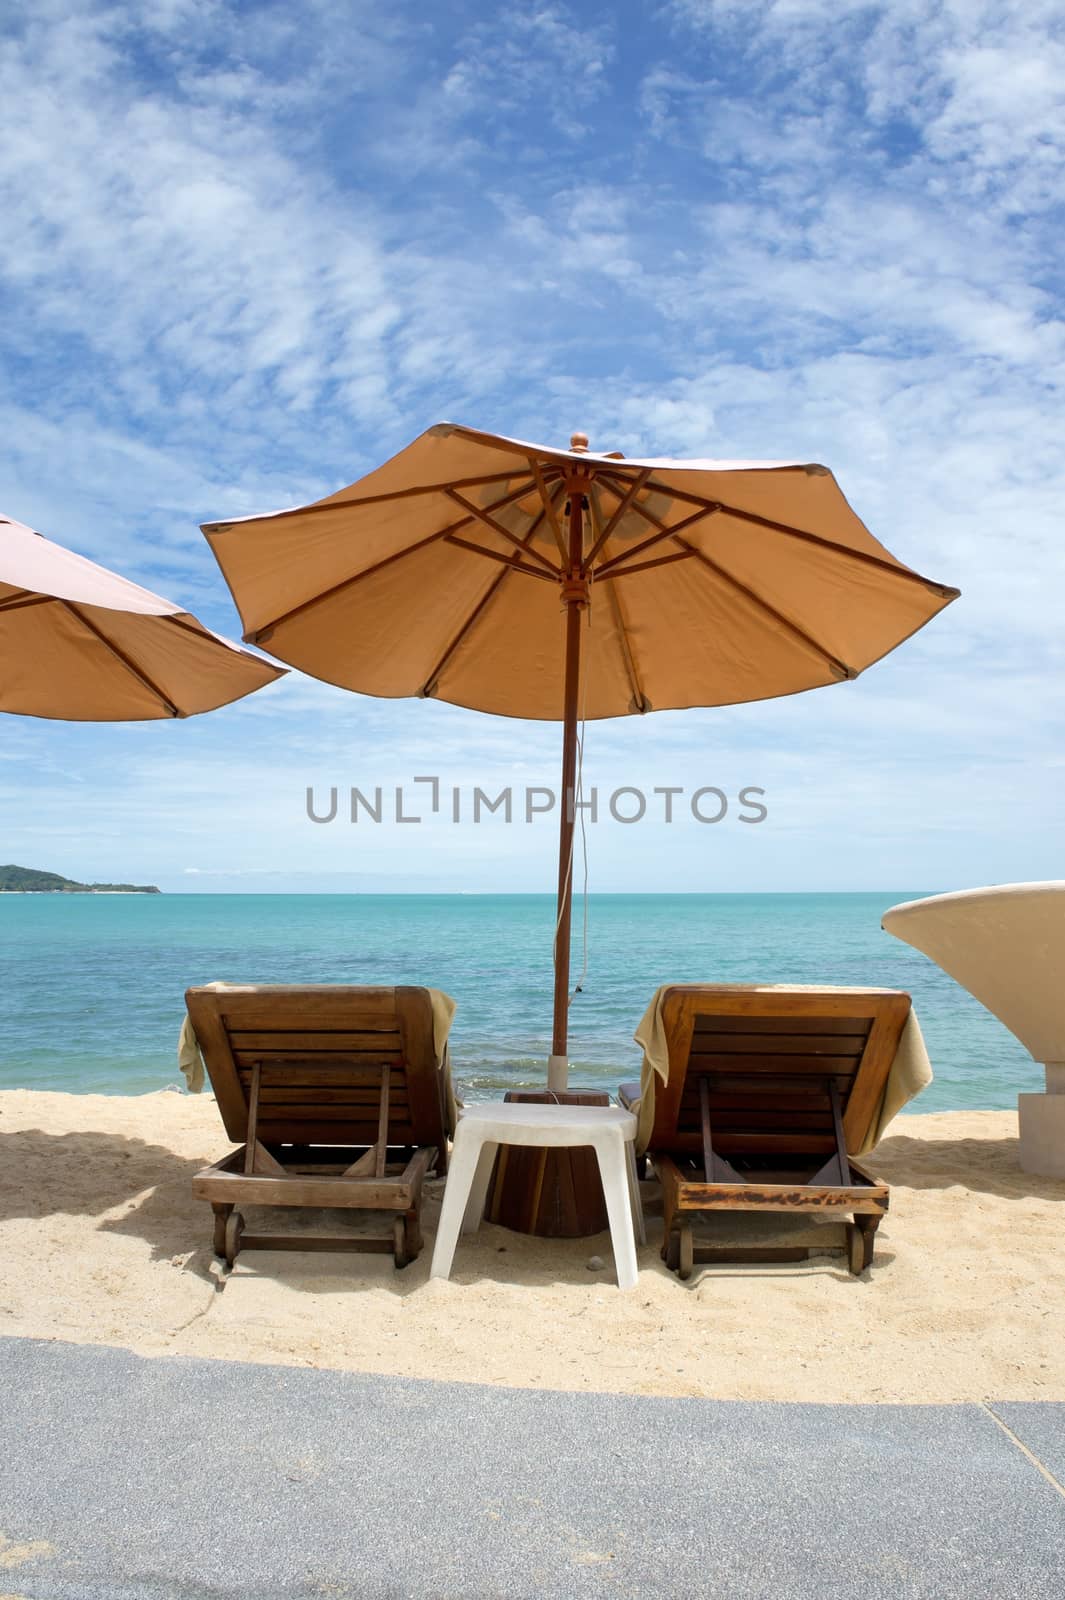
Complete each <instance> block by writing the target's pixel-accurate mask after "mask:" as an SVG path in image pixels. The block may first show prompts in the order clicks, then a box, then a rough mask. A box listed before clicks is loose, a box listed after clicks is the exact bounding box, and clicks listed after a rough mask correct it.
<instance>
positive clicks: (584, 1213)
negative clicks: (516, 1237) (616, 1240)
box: [485, 1089, 610, 1239]
mask: <svg viewBox="0 0 1065 1600" xmlns="http://www.w3.org/2000/svg"><path fill="white" fill-rule="evenodd" d="M504 1099H505V1100H507V1101H510V1102H511V1103H515V1102H520V1103H524V1104H532V1105H546V1104H552V1103H553V1104H557V1105H564V1106H608V1105H609V1104H610V1096H609V1095H608V1094H606V1093H605V1091H603V1090H601V1089H567V1090H563V1091H560V1092H559V1093H558V1094H553V1093H550V1092H548V1091H547V1090H539V1089H538V1090H534V1089H512V1090H511V1091H510V1093H509V1094H507V1095H505V1096H504ZM485 1217H486V1219H487V1220H488V1221H489V1222H497V1223H499V1224H500V1225H501V1226H502V1227H504V1228H512V1229H513V1230H514V1232H515V1233H529V1234H534V1235H536V1236H537V1237H538V1238H541V1239H584V1238H588V1237H589V1236H590V1235H592V1234H594V1233H602V1232H603V1231H604V1230H605V1228H606V1227H607V1215H606V1204H605V1202H604V1200H603V1185H602V1183H601V1182H600V1181H599V1163H598V1161H597V1160H596V1157H595V1151H594V1150H593V1149H592V1147H591V1145H580V1146H575V1147H574V1148H572V1149H569V1150H544V1149H537V1148H536V1147H535V1146H530V1145H513V1144H512V1145H500V1147H499V1155H498V1157H497V1159H496V1165H495V1171H494V1172H493V1174H492V1182H491V1185H490V1187H489V1190H488V1202H487V1205H486V1206H485Z"/></svg>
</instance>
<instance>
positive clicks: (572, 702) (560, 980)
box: [204, 423, 958, 1088]
mask: <svg viewBox="0 0 1065 1600" xmlns="http://www.w3.org/2000/svg"><path fill="white" fill-rule="evenodd" d="M204 533H205V534H206V536H207V539H208V541H209V543H210V545H211V548H212V550H213V551H214V554H215V556H216V558H217V560H218V563H219V565H220V567H221V569H222V572H223V574H224V575H225V578H226V581H227V582H228V584H229V587H230V590H231V591H232V594H233V598H234V600H235V601H236V604H237V607H238V609H239V611H240V615H241V619H242V622H243V625H244V629H245V633H244V637H245V639H247V640H248V641H250V642H254V643H256V644H258V645H261V646H262V647H263V648H265V649H268V650H269V651H270V652H271V653H272V654H273V655H276V656H279V657H280V658H281V659H282V660H283V661H287V662H289V663H291V664H292V665H293V666H297V667H299V668H301V669H302V670H303V671H304V672H307V673H310V674H311V675H312V676H314V677H317V678H322V679H325V680H326V681H327V682H329V683H336V684H340V685H342V686H343V687H345V688H348V689H355V690H359V691H361V692H363V693H366V694H373V695H382V696H401V695H425V696H434V697H436V698H438V699H441V700H449V701H452V702H453V703H455V704H456V705H461V706H468V707H471V708H473V709H475V710H478V711H487V712H493V713H496V714H498V715H503V716H511V717H523V718H542V719H548V720H559V719H560V720H561V721H562V723H563V735H562V798H561V804H560V830H559V832H560V837H559V871H558V923H557V938H556V942H555V991H554V1026H553V1034H552V1057H551V1061H550V1063H549V1073H548V1082H549V1086H550V1087H551V1088H564V1087H565V1082H566V1050H567V1012H568V1005H569V999H570V995H569V963H570V912H571V898H572V856H573V824H574V788H575V779H576V770H577V734H578V722H579V720H580V719H581V718H583V717H588V718H597V717H615V716H624V715H628V714H633V713H634V714H637V715H642V714H644V713H645V712H648V711H653V710H663V709H665V708H667V707H672V708H680V707H689V706H715V705H727V704H734V703H736V702H739V701H746V700H763V699H768V698H770V697H773V696H776V695H785V694H795V693H797V692H798V691H800V690H803V689H813V688H816V687H817V686H818V685H821V684H829V683H837V682H840V681H842V680H845V679H848V678H854V677H856V676H857V674H858V673H859V672H860V671H861V670H862V669H863V668H864V667H867V666H869V665H870V663H871V662H873V661H876V660H878V659H879V658H880V657H881V656H883V655H885V654H886V653H887V652H888V651H889V650H893V649H894V648H895V646H896V645H898V644H900V643H901V642H902V641H903V640H904V639H906V638H908V637H909V636H910V634H912V633H914V632H915V631H916V630H917V629H918V628H920V627H922V626H923V625H924V624H925V623H926V622H927V621H928V620H929V619H930V618H931V617H933V616H934V615H935V614H936V613H937V612H938V611H941V610H942V609H943V607H944V606H945V605H947V604H949V602H950V601H951V600H953V599H955V598H956V596H957V592H958V591H957V590H956V589H952V588H948V587H947V586H945V585H944V584H941V583H934V582H932V581H931V580H930V579H928V578H923V577H920V576H919V575H918V574H917V573H916V572H913V571H911V569H910V568H909V567H907V566H905V565H904V564H903V563H902V562H901V561H898V560H897V559H896V558H895V557H894V556H893V555H891V554H890V552H889V551H888V550H886V549H885V548H884V546H883V545H881V544H879V543H878V542H877V540H876V539H874V538H873V536H872V534H871V533H870V532H869V531H868V529H867V528H866V527H865V526H864V524H863V523H862V522H861V521H860V519H859V518H858V517H857V516H856V515H855V513H854V512H853V511H852V510H851V508H850V506H849V505H848V504H847V501H846V499H845V498H844V496H843V494H842V492H841V490H840V488H839V486H838V484H837V483H836V480H835V478H834V477H833V476H832V474H831V472H829V471H828V469H827V468H826V467H823V466H818V465H814V464H806V463H801V462H794V461H792V462H782V461H776V462H764V461H671V460H659V459H646V460H644V459H638V460H631V459H630V460H626V459H624V458H623V457H622V456H621V455H619V454H617V453H616V452H612V453H610V454H599V453H596V452H593V451H590V450H589V448H588V440H587V438H586V437H585V436H584V435H583V434H574V435H573V437H572V439H571V441H570V448H569V449H568V450H565V449H552V448H549V447H545V446H542V445H534V444H527V443H523V442H522V441H521V440H518V439H509V438H504V437H502V436H500V435H497V434H491V433H483V432H480V431H478V430H477V429H473V428H465V427H459V426H456V425H454V424H451V423H441V424H439V425H437V426H436V427H433V428H430V429H429V430H428V431H427V432H425V433H423V434H422V435H421V436H420V437H419V438H418V439H416V440H415V441H414V443H413V444H411V445H408V447H407V448H406V449H405V450H401V451H400V452H399V454H398V455H396V456H393V457H392V459H391V460H390V461H387V462H386V463H385V464H384V465H383V466H381V467H378V468H377V469H376V471H374V472H371V473H369V475H368V476H366V477H364V478H361V479H360V480H359V481H358V482H357V483H355V484H352V485H351V486H350V487H349V488H346V489H341V490H340V491H339V492H338V493H336V494H333V495H329V496H327V497H326V498H325V499H323V500H319V501H316V502H315V503H314V504H312V505H307V506H301V507H299V508H297V509H294V510H290V511H280V512H275V513H273V514H271V515H268V516H259V517H250V518H245V519H243V520H240V521H225V522H212V523H206V524H204Z"/></svg>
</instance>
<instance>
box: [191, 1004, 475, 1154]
mask: <svg viewBox="0 0 1065 1600" xmlns="http://www.w3.org/2000/svg"><path fill="white" fill-rule="evenodd" d="M185 1003H186V1006H187V1007H188V1014H189V1017H190V1019H191V1022H192V1026H193V1028H194V1030H195V1033H196V1038H197V1040H198V1041H199V1045H200V1050H201V1052H202V1054H203V1059H204V1065H205V1066H206V1068H207V1072H208V1075H209V1077H210V1080H211V1086H212V1088H213V1089H214V1093H215V1098H216V1100H217V1102H218V1108H219V1111H220V1112H221V1115H222V1120H223V1122H224V1124H225V1129H226V1132H227V1134H228V1135H229V1137H230V1138H231V1139H232V1140H233V1142H234V1143H235V1144H243V1143H244V1142H246V1140H247V1139H248V1137H249V1127H248V1109H249V1100H250V1098H251V1089H252V1084H253V1081H254V1077H255V1073H256V1070H257V1069H258V1072H259V1095H258V1118H257V1126H256V1128H255V1130H254V1132H253V1134H252V1137H253V1138H257V1139H258V1140H259V1142H260V1143H261V1144H263V1145H266V1146H270V1145H274V1144H277V1145H280V1144H297V1145H323V1144H324V1145H344V1146H352V1145H372V1144H374V1143H375V1142H376V1141H377V1140H378V1137H379V1133H380V1115H381V1100H382V1085H383V1084H384V1083H385V1081H386V1079H387V1128H388V1132H387V1142H388V1144H389V1145H390V1146H393V1147H396V1146H401V1147H407V1148H410V1147H417V1146H426V1145H427V1146H433V1147H435V1148H436V1149H437V1150H438V1151H439V1160H440V1170H441V1171H443V1170H444V1165H445V1159H446V1135H445V1125H446V1113H445V1102H444V1078H443V1071H442V1062H441V1061H439V1060H438V1059H437V1055H436V1050H435V1046H434V1043H433V1013H432V1002H431V998H430V995H429V991H428V990H427V989H420V988H361V987H356V986H352V985H326V984H257V985H247V986H239V987H238V986H233V987H230V988H218V989H189V990H187V992H186V995H185ZM385 1069H387V1072H386V1070H385Z"/></svg>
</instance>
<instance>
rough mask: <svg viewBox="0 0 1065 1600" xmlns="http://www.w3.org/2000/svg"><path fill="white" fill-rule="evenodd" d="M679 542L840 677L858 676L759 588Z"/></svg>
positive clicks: (686, 553) (694, 548)
mask: <svg viewBox="0 0 1065 1600" xmlns="http://www.w3.org/2000/svg"><path fill="white" fill-rule="evenodd" d="M677 543H678V544H680V545H682V546H683V554H685V555H690V556H694V557H695V559H696V561H697V562H698V563H699V564H700V566H703V567H706V569H707V570H708V571H709V572H712V573H714V575H715V576H716V577H718V578H722V579H723V580H724V581H725V583H728V584H731V586H732V587H733V588H734V589H738V590H739V592H740V593H741V594H743V595H746V597H747V599H748V600H750V601H751V603H752V604H753V605H756V606H757V607H758V608H759V610H761V611H765V612H768V614H769V615H770V616H771V617H772V618H773V620H774V622H779V623H780V625H781V627H782V628H786V629H787V631H788V632H789V633H792V634H794V635H795V637H796V638H797V639H801V640H802V642H803V644H805V645H808V646H809V648H810V649H811V650H816V652H817V654H818V655H819V656H821V657H822V659H823V660H825V661H827V662H828V664H829V666H830V667H831V668H832V670H833V671H834V672H835V673H836V674H837V675H838V676H839V677H840V678H856V677H857V676H858V668H857V667H849V666H848V665H847V663H846V662H845V661H841V660H840V658H839V656H835V655H833V654H832V652H831V650H826V649H825V646H824V645H823V644H819V643H818V641H817V640H816V639H815V638H814V637H813V635H812V634H809V633H807V632H806V629H805V628H802V627H800V626H799V624H798V623H797V622H793V621H792V619H791V618H790V617H786V616H785V615H784V613H783V612H782V611H778V610H777V608H776V606H775V605H773V604H772V602H771V601H769V600H766V599H764V598H763V596H762V595H760V594H759V593H758V592H757V590H755V589H752V588H750V587H749V585H748V584H746V583H744V582H743V580H742V579H741V578H737V577H735V576H734V574H733V573H731V572H729V571H728V569H727V568H726V567H722V566H719V564H718V563H717V562H716V561H714V560H713V559H712V558H711V557H710V556H708V555H705V554H704V553H703V551H702V550H699V549H697V548H696V546H695V545H693V544H688V542H687V540H686V539H678V540H677Z"/></svg>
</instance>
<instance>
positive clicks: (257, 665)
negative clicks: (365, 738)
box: [0, 516, 284, 722]
mask: <svg viewBox="0 0 1065 1600" xmlns="http://www.w3.org/2000/svg"><path fill="white" fill-rule="evenodd" d="M283 671H284V669H283V668H281V667H276V666H274V664H273V663H272V662H270V661H264V660H263V659H262V658H261V657H260V656H257V655H253V654H252V652H251V651H250V650H242V649H241V648H240V646H239V645H236V644H233V643H231V642H230V640H228V639H223V638H222V637H221V635H220V634H217V633H212V632H211V631H210V630H209V629H207V628H205V627H204V626H203V624H202V623H201V622H198V621H197V620H196V618H195V617H194V616H191V615H190V614H189V612H187V611H183V610H182V609H181V607H180V606H175V605H172V604H171V603H170V601H169V600H162V599H160V597H159V596H158V595H155V594H151V593H149V591H148V590H147V589H141V588H139V587H138V586H137V584H135V583H130V582H128V580H127V579H125V578H120V577H119V576H118V575H117V574H116V573H114V572H109V571H108V570H107V568H106V567H99V566H97V565H96V563H95V562H93V561H87V560H86V559H85V557H84V556H79V555H75V554H74V553H73V551H70V550H65V549H64V548H63V547H62V545H58V544H53V543H52V541H51V540H50V539H46V538H44V536H43V535H42V534H39V533H35V532H34V530H33V529H32V528H27V527H26V526H25V525H24V524H23V523H21V522H15V521H14V520H12V519H11V518H10V517H3V516H0V711H14V712H21V713H23V714H24V715H27V716H33V717H54V718H59V719H61V720H63V721H68V722H127V721H128V722H141V721H147V720H150V719H153V718H158V717H189V716H192V715H194V714H195V713H196V712H199V711H212V710H214V709H215V707H216V706H223V705H227V704H228V703H229V701H231V700H239V699H240V698H241V696H242V695H246V694H250V693H251V692H252V690H254V689H261V688H262V687H263V685H264V684H266V683H271V682H272V681H273V680H274V679H275V678H278V677H280V676H281V675H282V673H283Z"/></svg>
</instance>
